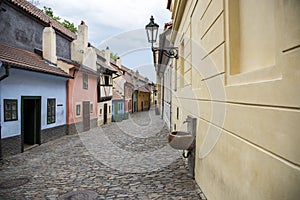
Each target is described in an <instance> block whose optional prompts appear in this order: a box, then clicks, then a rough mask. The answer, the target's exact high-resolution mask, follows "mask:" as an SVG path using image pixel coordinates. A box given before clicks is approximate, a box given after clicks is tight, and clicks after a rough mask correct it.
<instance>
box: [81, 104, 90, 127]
mask: <svg viewBox="0 0 300 200" xmlns="http://www.w3.org/2000/svg"><path fill="white" fill-rule="evenodd" d="M82 106H83V107H82V108H83V112H82V113H83V131H88V130H90V102H89V101H84V102H82Z"/></svg>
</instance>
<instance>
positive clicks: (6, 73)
mask: <svg viewBox="0 0 300 200" xmlns="http://www.w3.org/2000/svg"><path fill="white" fill-rule="evenodd" d="M3 66H4V68H5V74H4V75H3V76H1V77H0V81H2V80H4V79H5V78H7V77H8V76H9V66H8V65H7V64H4V65H3ZM0 67H1V66H0Z"/></svg>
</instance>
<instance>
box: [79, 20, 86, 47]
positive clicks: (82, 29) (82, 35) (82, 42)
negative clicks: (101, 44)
mask: <svg viewBox="0 0 300 200" xmlns="http://www.w3.org/2000/svg"><path fill="white" fill-rule="evenodd" d="M77 41H78V43H79V44H78V45H79V46H78V47H79V48H80V49H82V50H84V48H86V47H87V46H88V26H87V25H86V24H85V23H84V21H81V23H80V25H79V26H78V37H77Z"/></svg>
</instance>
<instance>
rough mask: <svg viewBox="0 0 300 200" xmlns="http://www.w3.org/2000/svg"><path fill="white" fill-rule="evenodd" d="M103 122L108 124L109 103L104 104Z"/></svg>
mask: <svg viewBox="0 0 300 200" xmlns="http://www.w3.org/2000/svg"><path fill="white" fill-rule="evenodd" d="M103 124H107V103H105V104H104V113H103Z"/></svg>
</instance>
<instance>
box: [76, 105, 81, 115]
mask: <svg viewBox="0 0 300 200" xmlns="http://www.w3.org/2000/svg"><path fill="white" fill-rule="evenodd" d="M80 114H81V105H80V104H77V105H76V116H77V117H78V116H80Z"/></svg>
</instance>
